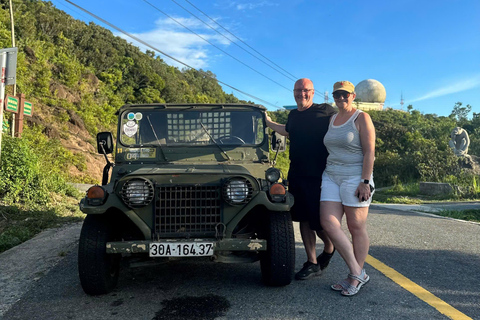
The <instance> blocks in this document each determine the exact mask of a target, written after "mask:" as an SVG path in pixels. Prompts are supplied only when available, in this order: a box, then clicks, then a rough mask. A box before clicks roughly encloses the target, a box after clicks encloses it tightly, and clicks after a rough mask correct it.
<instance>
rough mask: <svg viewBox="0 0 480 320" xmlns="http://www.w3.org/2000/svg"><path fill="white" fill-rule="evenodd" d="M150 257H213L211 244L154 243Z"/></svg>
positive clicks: (151, 244)
mask: <svg viewBox="0 0 480 320" xmlns="http://www.w3.org/2000/svg"><path fill="white" fill-rule="evenodd" d="M149 249H150V250H149V251H150V257H205V256H212V255H213V243H212V242H154V243H150V248H149Z"/></svg>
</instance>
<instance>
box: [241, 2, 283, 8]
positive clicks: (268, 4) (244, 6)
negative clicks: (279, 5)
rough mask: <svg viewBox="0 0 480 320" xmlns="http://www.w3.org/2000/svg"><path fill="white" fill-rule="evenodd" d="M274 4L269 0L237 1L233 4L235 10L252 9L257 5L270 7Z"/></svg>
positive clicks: (257, 6)
mask: <svg viewBox="0 0 480 320" xmlns="http://www.w3.org/2000/svg"><path fill="white" fill-rule="evenodd" d="M274 5H275V4H274V3H272V2H270V1H260V2H250V3H238V4H235V8H237V10H253V9H256V8H259V7H271V6H274Z"/></svg>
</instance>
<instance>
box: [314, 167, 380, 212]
mask: <svg viewBox="0 0 480 320" xmlns="http://www.w3.org/2000/svg"><path fill="white" fill-rule="evenodd" d="M360 181H362V180H361V175H358V176H342V175H336V176H333V177H332V176H330V175H328V173H326V172H323V175H322V193H321V196H320V201H333V202H341V203H342V204H343V205H344V206H348V207H368V206H369V205H370V203H371V202H372V196H373V193H374V192H375V190H374V191H373V192H372V196H371V197H370V198H369V199H368V200H367V201H360V200H359V199H358V198H357V197H356V196H355V191H356V190H357V187H358V185H359V184H360ZM370 184H371V185H372V186H375V184H374V183H373V177H370Z"/></svg>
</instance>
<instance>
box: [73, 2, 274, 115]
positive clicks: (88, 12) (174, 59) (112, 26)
mask: <svg viewBox="0 0 480 320" xmlns="http://www.w3.org/2000/svg"><path fill="white" fill-rule="evenodd" d="M65 1H66V2H68V3H70V4H71V5H73V6H75V7H76V8H78V9H80V10H82V11H83V12H85V13H87V14H89V15H90V16H92V17H94V18H95V19H97V20H99V21H102V22H103V23H105V24H106V25H108V26H110V27H111V28H113V29H115V30H117V31H119V32H121V33H123V34H124V35H126V36H128V37H130V38H132V39H134V40H135V41H137V42H139V43H141V44H143V45H145V46H147V47H149V48H150V49H153V50H154V51H157V52H160V53H161V54H163V55H164V56H166V57H168V58H170V59H172V60H173V61H176V62H178V63H180V64H181V65H184V66H186V67H187V68H190V69H193V70H195V71H197V72H199V73H201V74H203V75H204V76H205V77H209V78H212V79H214V80H216V81H217V82H218V83H221V84H223V85H225V86H227V87H229V88H231V89H233V90H235V91H237V92H240V93H242V94H244V95H246V96H248V97H250V98H253V99H256V100H258V101H261V102H263V103H264V104H268V105H270V106H272V107H274V108H277V109H283V108H282V107H279V106H276V105H274V104H273V103H270V102H268V101H266V100H263V99H260V98H258V97H256V96H254V95H251V94H249V93H246V92H244V91H242V90H240V89H237V88H235V87H233V86H231V85H229V84H227V83H225V82H223V81H220V80H218V79H217V78H215V77H213V76H210V75H209V74H208V73H206V72H203V71H201V70H197V69H195V68H194V67H192V66H190V65H188V64H186V63H184V62H183V61H180V60H178V59H176V58H174V57H172V56H170V55H169V54H167V53H165V52H163V51H161V50H160V49H157V48H155V47H153V46H152V45H150V44H148V43H147V42H145V41H143V40H141V39H140V38H138V37H135V36H134V35H132V34H130V33H128V32H126V31H124V30H122V29H120V28H119V27H117V26H115V25H114V24H111V23H110V22H108V21H106V20H105V19H103V18H100V17H99V16H97V15H95V14H93V13H92V12H90V11H88V10H86V9H84V8H82V7H80V6H79V5H77V4H75V3H73V2H72V1H70V0H65Z"/></svg>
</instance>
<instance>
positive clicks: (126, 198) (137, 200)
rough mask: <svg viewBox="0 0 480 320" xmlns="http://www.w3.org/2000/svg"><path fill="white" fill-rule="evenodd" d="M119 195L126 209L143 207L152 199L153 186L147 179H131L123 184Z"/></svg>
mask: <svg viewBox="0 0 480 320" xmlns="http://www.w3.org/2000/svg"><path fill="white" fill-rule="evenodd" d="M120 194H121V196H122V200H123V202H124V203H125V204H126V205H127V206H128V207H131V208H134V207H143V206H146V205H148V204H149V203H150V202H151V201H152V199H153V184H152V182H151V181H150V180H147V179H142V178H135V179H131V180H128V181H127V182H125V184H124V185H123V187H122V190H121V191H120Z"/></svg>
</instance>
